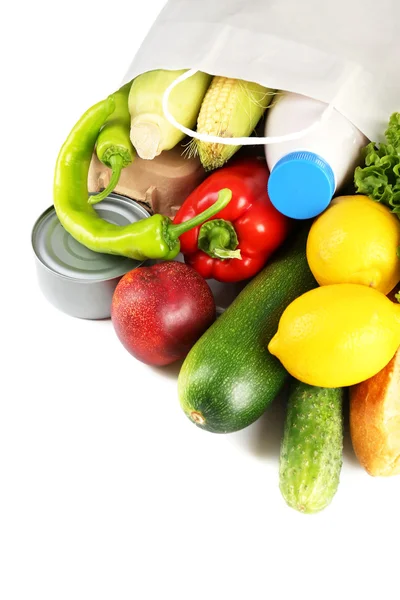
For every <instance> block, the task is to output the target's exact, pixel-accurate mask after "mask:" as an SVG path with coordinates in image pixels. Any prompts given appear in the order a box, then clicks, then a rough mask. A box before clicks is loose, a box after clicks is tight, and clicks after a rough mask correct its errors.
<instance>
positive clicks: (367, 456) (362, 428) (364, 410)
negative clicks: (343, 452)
mask: <svg viewBox="0 0 400 600" xmlns="http://www.w3.org/2000/svg"><path fill="white" fill-rule="evenodd" d="M350 434H351V440H352V444H353V448H354V452H355V454H356V456H357V458H358V460H359V461H360V463H361V465H362V466H363V467H364V468H365V469H366V471H367V472H368V473H369V474H370V475H372V476H383V477H387V476H391V475H398V474H400V348H399V350H398V351H397V352H396V354H395V356H394V357H393V359H392V360H391V361H390V362H389V364H388V365H387V366H386V367H385V368H384V369H383V370H382V371H380V372H379V373H378V374H377V375H375V376H374V377H371V378H370V379H368V380H366V381H363V382H362V383H360V384H358V385H355V386H353V387H351V388H350Z"/></svg>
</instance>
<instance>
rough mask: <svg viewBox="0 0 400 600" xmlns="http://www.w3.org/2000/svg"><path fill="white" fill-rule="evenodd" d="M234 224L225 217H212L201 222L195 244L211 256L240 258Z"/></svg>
mask: <svg viewBox="0 0 400 600" xmlns="http://www.w3.org/2000/svg"><path fill="white" fill-rule="evenodd" d="M238 245H239V241H238V237H237V234H236V231H235V228H234V226H233V225H232V223H231V222H230V221H225V219H212V220H211V221H207V223H203V225H202V226H201V227H200V231H199V235H198V238H197V246H198V248H199V250H202V251H203V252H205V253H206V254H208V256H211V258H219V259H221V260H225V259H228V258H237V259H239V260H241V259H242V256H241V252H240V248H238Z"/></svg>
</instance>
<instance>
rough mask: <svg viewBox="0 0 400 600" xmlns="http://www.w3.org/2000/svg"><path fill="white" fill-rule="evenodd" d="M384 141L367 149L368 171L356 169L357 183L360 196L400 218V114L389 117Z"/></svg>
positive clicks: (365, 159)
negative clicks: (375, 202) (369, 199)
mask: <svg viewBox="0 0 400 600" xmlns="http://www.w3.org/2000/svg"><path fill="white" fill-rule="evenodd" d="M385 137H386V142H387V143H380V144H376V143H375V142H371V143H370V144H368V145H367V146H366V147H365V148H364V150H363V156H364V162H365V167H357V168H356V170H355V173H354V183H355V186H356V190H357V192H358V193H360V194H365V195H367V196H369V197H370V198H372V199H373V200H376V201H377V202H382V203H383V204H386V206H389V208H391V210H392V212H394V213H396V214H397V216H398V217H399V218H400V113H398V112H397V113H393V115H392V116H391V117H390V120H389V126H388V128H387V130H386V131H385ZM398 254H399V252H398ZM399 256H400V254H399Z"/></svg>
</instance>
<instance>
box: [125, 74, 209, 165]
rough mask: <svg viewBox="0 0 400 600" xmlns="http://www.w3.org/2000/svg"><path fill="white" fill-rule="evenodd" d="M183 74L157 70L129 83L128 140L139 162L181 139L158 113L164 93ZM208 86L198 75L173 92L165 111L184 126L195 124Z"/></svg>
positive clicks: (161, 111)
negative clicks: (129, 116)
mask: <svg viewBox="0 0 400 600" xmlns="http://www.w3.org/2000/svg"><path fill="white" fill-rule="evenodd" d="M184 72H185V70H180V71H167V70H162V69H158V70H154V71H149V72H146V73H142V74H141V75H139V76H138V77H136V78H135V79H134V80H133V82H132V85H131V90H130V93H129V112H130V115H131V130H130V138H131V141H132V144H133V145H134V147H135V149H136V151H137V153H138V154H139V156H140V157H141V158H144V159H152V158H154V157H155V156H157V155H158V154H160V153H161V152H162V151H163V150H170V149H171V148H173V147H174V146H176V144H178V143H179V142H180V141H182V140H183V138H184V137H185V136H184V134H183V133H181V132H180V131H179V129H176V127H173V126H172V125H171V124H170V123H169V122H168V121H167V119H166V118H165V116H164V113H163V110H162V98H163V94H164V92H165V90H166V89H167V88H168V86H169V85H170V84H171V83H172V82H173V81H174V80H175V79H176V78H177V77H179V75H181V74H182V73H184ZM210 82H211V75H207V74H206V73H202V72H200V71H199V72H198V73H196V75H194V77H191V78H190V79H188V80H187V81H185V82H183V83H182V84H180V85H179V86H177V87H176V88H175V89H174V90H173V92H172V94H171V96H170V101H169V109H170V110H171V113H172V114H173V115H174V117H176V118H177V119H179V121H180V122H181V123H182V124H184V125H185V126H188V127H192V126H194V125H195V124H196V119H197V115H198V114H199V110H200V106H201V103H202V100H203V98H204V95H205V93H206V91H207V88H208V86H209V85H210Z"/></svg>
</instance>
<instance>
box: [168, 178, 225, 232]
mask: <svg viewBox="0 0 400 600" xmlns="http://www.w3.org/2000/svg"><path fill="white" fill-rule="evenodd" d="M231 199H232V192H231V190H229V189H228V188H224V189H222V190H220V191H219V192H218V198H217V200H216V202H214V204H212V205H211V206H209V207H208V208H207V209H206V210H204V211H203V212H201V213H199V214H198V215H196V216H195V217H193V219H189V221H184V222H183V223H178V224H175V223H174V224H172V223H170V224H169V225H168V237H169V238H170V239H171V240H176V239H178V238H179V237H180V236H181V235H182V234H183V233H186V232H187V231H189V230H190V229H193V228H194V227H198V226H199V225H202V224H203V223H204V221H207V220H208V219H211V217H214V216H215V215H216V214H218V213H219V212H220V211H221V210H222V209H223V208H225V206H227V205H228V204H229V202H230V201H231Z"/></svg>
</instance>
